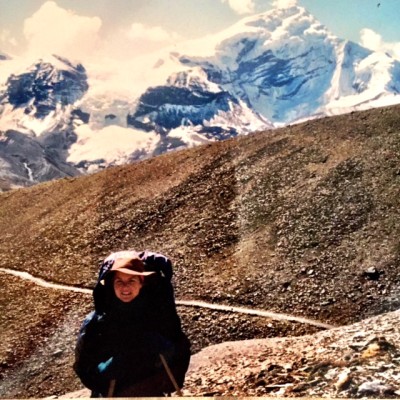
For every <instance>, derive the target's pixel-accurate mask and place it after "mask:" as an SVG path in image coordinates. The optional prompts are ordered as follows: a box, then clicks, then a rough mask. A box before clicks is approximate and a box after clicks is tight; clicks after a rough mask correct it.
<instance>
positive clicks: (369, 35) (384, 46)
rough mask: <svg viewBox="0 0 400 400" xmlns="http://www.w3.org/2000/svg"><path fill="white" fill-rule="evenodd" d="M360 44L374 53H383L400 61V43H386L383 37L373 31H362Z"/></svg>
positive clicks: (366, 29)
mask: <svg viewBox="0 0 400 400" xmlns="http://www.w3.org/2000/svg"><path fill="white" fill-rule="evenodd" d="M360 44H361V46H364V47H366V48H368V49H370V50H373V51H383V52H386V53H388V54H390V55H391V56H392V57H394V58H396V59H398V60H400V42H384V41H383V39H382V36H381V35H380V34H379V33H376V32H375V31H373V30H372V29H368V28H365V29H362V30H361V31H360Z"/></svg>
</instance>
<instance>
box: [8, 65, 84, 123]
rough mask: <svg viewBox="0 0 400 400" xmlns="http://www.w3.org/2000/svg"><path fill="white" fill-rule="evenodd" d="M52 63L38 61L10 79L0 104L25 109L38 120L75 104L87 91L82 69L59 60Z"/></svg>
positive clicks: (25, 111)
mask: <svg viewBox="0 0 400 400" xmlns="http://www.w3.org/2000/svg"><path fill="white" fill-rule="evenodd" d="M54 60H56V63H50V62H46V61H40V62H38V63H36V64H34V65H32V66H31V67H30V68H29V69H28V71H27V72H25V73H23V74H20V75H12V76H10V77H9V78H8V80H7V82H6V91H5V92H3V93H2V96H1V102H2V103H5V102H7V103H9V104H10V105H12V106H13V107H14V108H17V107H20V108H24V113H25V114H27V115H32V116H33V117H35V118H41V119H43V118H44V117H46V116H47V115H49V113H50V112H52V111H55V110H56V108H57V106H58V105H61V106H66V105H70V104H74V103H75V102H76V101H77V100H78V99H80V98H81V97H82V96H83V94H84V93H85V92H86V91H87V89H88V84H87V77H86V72H85V69H84V68H83V66H82V65H77V66H73V65H72V64H71V63H70V62H68V61H67V60H64V59H62V58H60V57H54ZM54 64H56V65H54Z"/></svg>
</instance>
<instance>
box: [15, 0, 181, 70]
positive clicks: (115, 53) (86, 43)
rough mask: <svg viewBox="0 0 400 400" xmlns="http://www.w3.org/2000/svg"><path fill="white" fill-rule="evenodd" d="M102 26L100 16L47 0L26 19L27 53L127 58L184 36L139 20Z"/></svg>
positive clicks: (94, 57) (34, 55)
mask: <svg viewBox="0 0 400 400" xmlns="http://www.w3.org/2000/svg"><path fill="white" fill-rule="evenodd" d="M101 28H102V21H101V19H100V18H99V17H86V16H82V15H78V14H76V13H75V12H73V11H70V10H66V9H64V8H61V7H59V6H58V5H57V4H56V3H55V2H54V1H46V2H45V3H44V4H43V5H42V6H41V7H40V8H39V9H38V10H37V11H36V12H35V13H34V14H33V15H32V16H31V17H30V18H27V19H26V20H25V22H24V30H23V32H24V35H25V38H26V40H27V48H28V50H27V55H28V56H29V57H31V58H38V57H44V56H45V55H47V54H58V55H61V56H64V57H66V58H70V59H72V60H76V61H80V62H85V61H88V60H96V59H97V60H98V59H99V57H101V58H104V57H107V58H108V59H113V58H114V59H119V60H120V59H124V60H126V58H135V57H137V56H139V55H143V54H146V53H149V52H152V51H156V50H159V49H160V48H163V47H166V46H170V45H172V44H174V43H176V42H178V41H180V40H182V38H181V37H180V36H179V35H178V34H176V33H174V32H168V31H166V30H165V29H163V28H161V27H150V26H146V25H143V24H140V23H132V24H131V25H130V26H129V27H125V28H119V29H115V30H110V31H108V32H106V31H105V30H102V29H101ZM105 35H107V36H105Z"/></svg>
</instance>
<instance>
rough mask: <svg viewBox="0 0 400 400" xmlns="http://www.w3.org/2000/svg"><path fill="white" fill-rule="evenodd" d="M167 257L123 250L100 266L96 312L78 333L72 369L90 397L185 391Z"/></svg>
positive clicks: (184, 350) (185, 344)
mask: <svg viewBox="0 0 400 400" xmlns="http://www.w3.org/2000/svg"><path fill="white" fill-rule="evenodd" d="M171 277H172V266H171V262H170V260H169V259H168V258H166V257H164V256H163V255H161V254H156V253H151V252H148V251H146V252H141V253H138V252H135V251H121V252H117V253H113V254H111V255H110V256H108V257H107V258H106V259H105V260H104V261H103V263H102V266H101V268H100V273H99V278H98V281H97V284H96V286H95V288H94V290H93V299H94V311H93V312H92V313H90V314H89V315H88V316H87V317H86V319H85V321H84V322H83V325H82V327H81V329H80V332H79V336H78V341H77V345H76V350H75V363H74V370H75V372H76V373H77V375H78V376H79V378H80V379H81V381H82V383H83V384H84V385H85V386H86V387H88V388H89V389H91V390H92V396H91V397H107V396H108V397H160V396H164V395H168V394H170V393H172V392H175V391H178V394H180V389H181V388H182V386H183V382H184V379H185V373H186V371H187V369H188V366H189V360H190V342H189V340H188V338H187V337H186V335H185V334H184V333H183V331H182V329H181V322H180V318H179V316H178V314H177V312H176V306H175V300H174V294H173V288H172V284H171Z"/></svg>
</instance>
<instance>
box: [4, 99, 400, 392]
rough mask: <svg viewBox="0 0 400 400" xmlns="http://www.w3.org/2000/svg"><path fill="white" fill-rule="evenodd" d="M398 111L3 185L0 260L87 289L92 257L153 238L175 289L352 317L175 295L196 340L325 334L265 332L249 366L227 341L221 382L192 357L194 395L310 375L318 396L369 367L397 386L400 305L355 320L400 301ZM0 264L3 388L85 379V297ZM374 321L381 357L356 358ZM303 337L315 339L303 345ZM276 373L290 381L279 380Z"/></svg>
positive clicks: (55, 386) (48, 388)
mask: <svg viewBox="0 0 400 400" xmlns="http://www.w3.org/2000/svg"><path fill="white" fill-rule="evenodd" d="M399 115H400V114H399V106H394V107H390V108H379V109H372V110H368V111H363V112H356V113H350V114H346V115H341V116H335V117H330V118H321V119H316V120H312V121H308V122H305V123H301V124H296V125H293V126H290V127H286V128H281V129H275V130H272V131H265V132H259V133H256V134H252V135H248V136H238V137H235V138H232V139H228V140H225V141H219V142H215V143H212V144H205V145H203V146H198V147H195V148H192V149H187V150H183V151H177V152H172V153H169V154H163V155H161V156H159V157H154V158H151V159H148V160H145V161H143V162H140V163H137V164H131V165H125V166H118V167H113V168H108V169H106V170H105V171H103V172H101V173H97V174H93V175H89V176H81V177H76V178H66V179H60V180H57V181H55V182H47V183H43V184H39V185H35V186H33V187H30V188H24V189H18V190H14V191H9V192H7V193H2V194H1V195H0V200H1V201H0V229H1V232H2V236H1V237H2V240H1V241H0V254H1V257H0V268H2V269H7V268H8V269H10V268H12V269H15V270H18V271H24V272H28V273H30V274H32V275H33V276H36V277H39V278H42V279H45V280H47V281H52V282H57V283H62V284H66V285H72V286H78V287H86V288H91V287H93V285H94V283H95V280H96V277H97V272H98V271H97V268H98V263H99V261H100V260H101V259H103V258H104V257H105V256H107V255H108V254H109V253H111V252H113V251H116V250H120V249H127V248H134V249H150V250H155V251H159V252H162V253H164V254H166V255H168V256H169V257H170V258H171V259H172V260H173V263H174V272H175V275H174V285H175V289H176V290H175V293H176V298H177V299H178V300H197V301H206V302H210V303H216V304H220V305H221V304H222V305H228V306H241V307H247V308H255V309H263V310H268V311H274V312H281V313H285V314H291V315H295V316H303V317H307V318H311V319H314V320H319V321H321V322H324V323H327V324H330V325H334V326H344V325H346V326H347V325H350V324H353V323H360V324H359V325H357V326H355V327H353V328H351V329H355V330H358V329H360V331H359V332H358V331H357V332H356V331H353V332H350V331H348V333H349V332H350V333H349V334H348V335H347V334H346V335H347V336H346V337H347V339H346V340H347V341H341V339H340V335H341V333H340V332H343V331H340V330H339V331H332V333H331V336H329V335H328V334H327V335H328V336H326V335H325V332H323V333H324V335H322V334H323V333H321V332H319V333H318V332H316V331H318V330H320V329H316V328H315V327H313V326H309V325H307V324H301V323H298V322H288V321H276V320H271V319H265V318H261V317H259V316H254V315H241V314H236V313H233V312H229V311H225V312H222V311H215V310H211V311H210V310H207V309H205V310H203V309H199V308H190V307H189V308H188V307H183V306H182V307H180V308H179V312H180V315H181V317H182V323H183V326H184V329H185V331H187V333H188V335H189V337H190V339H191V341H192V343H193V352H194V353H197V352H199V351H200V350H201V349H203V348H205V347H206V346H208V345H214V344H221V343H223V342H227V341H232V340H243V339H252V338H259V339H261V338H264V339H265V338H272V337H277V336H278V337H283V336H284V337H287V336H299V335H304V334H317V335H322V336H318V337H317V339H316V337H314V336H313V337H312V338H308V339H307V338H305V339H304V341H303V342H296V343H300V344H298V345H297V346H298V350H299V351H297V350H296V351H295V350H293V351H291V347H290V346H292V344H293V346H295V344H294V341H291V340H289V341H287V342H286V344H280V345H279V346H278V350H279V351H278V352H277V353H274V354H275V355H274V356H273V355H271V357H270V353H269V350H268V349H266V348H265V347H264V345H263V346H262V347H263V350H262V352H261V353H260V352H257V354H259V355H260V358H259V359H256V358H255V357H251V358H252V360H251V362H250V364H249V365H250V366H251V369H248V370H247V369H245V368H247V367H246V366H245V365H244V364H241V363H240V362H238V360H239V358H238V357H236V356H235V352H233V353H232V354H233V358H230V359H227V360H226V363H227V364H229V366H230V369H232V368H233V369H234V368H235V365H236V369H235V373H236V374H237V375H235V376H237V377H238V379H232V380H231V381H229V382H228V381H226V385H225V384H224V382H223V381H222V377H221V376H219V375H218V372H217V371H214V372H212V367H210V368H209V369H207V371H208V372H207V375H206V377H205V378H204V380H202V381H201V382H200V381H198V380H197V379H199V373H200V370H194V372H193V373H194V375H193V380H191V378H190V379H189V381H188V382H189V383H190V386H189V388H190V390H191V391H190V393H194V394H196V395H197V394H200V393H202V394H204V393H209V394H210V392H206V390H207V387H210V388H211V389H212V390H216V391H217V390H218V391H219V390H220V392H218V393H222V394H226V393H229V394H232V393H240V395H243V393H245V391H246V390H248V393H251V394H254V393H255V394H257V395H258V394H259V393H263V394H265V393H267V392H268V390H272V391H276V392H277V391H279V389H280V388H278V387H276V385H284V384H285V385H286V384H287V383H293V385H292V386H291V388H292V389H294V388H296V390H295V391H294V392H293V393H292V394H290V395H296V393H298V394H299V393H300V394H304V395H307V394H312V393H313V392H312V390H313V388H315V392H314V394H317V395H321V396H322V393H323V390H324V385H325V384H324V383H323V382H328V383H329V382H330V383H329V384H331V383H332V385H333V384H334V382H336V381H337V380H338V379H339V375H340V374H341V372H343V373H348V375H351V376H353V386H352V385H350V384H349V388H350V389H351V390H350V391H349V392H344V393H345V395H346V396H350V397H357V396H359V394H360V393H364V392H363V390H364V389H365V387H364V389H361V388H360V387H361V386H362V384H363V383H364V381H363V379H364V378H362V379H361V378H360V376H361V375H359V373H361V372H360V371H361V370H362V369H363V368H364V371H366V372H365V374H364V372H362V373H363V374H364V375H362V376H364V377H365V378H366V380H368V379H369V378H368V376H372V377H373V379H372V378H371V379H370V380H379V381H380V382H381V386H379V385H378V386H377V387H378V389H376V390H377V393H380V394H379V395H372V396H375V397H379V396H383V395H385V396H388V395H389V393H391V394H390V395H391V396H394V395H393V393H395V392H396V390H398V388H397V389H395V390H394V389H393V388H391V389H390V388H389V387H388V386H387V387H386V389H385V388H384V385H385V384H386V383H387V385H389V384H390V385H392V386H393V382H395V378H393V379H392V378H390V376H396V373H397V374H398V348H399V346H400V344H399V342H398V337H397V338H396V336H395V335H391V334H390V332H394V333H396V332H398V328H397V325H398V312H397V314H396V313H395V314H393V318H391V319H388V320H386V319H385V323H384V324H383V322H382V324H381V323H379V322H377V324H376V326H377V329H375V328H374V325H373V323H371V322H365V323H364V322H362V321H364V320H365V319H367V318H372V317H376V318H380V317H379V316H382V320H381V321H383V316H384V315H385V314H386V313H388V312H390V311H393V312H395V310H398V309H399V307H400V281H399V276H400V275H399V268H400V250H399V249H400V246H399V237H400V232H399V229H400V226H399V224H398V221H399V217H400V216H399V210H400V204H399V202H400V196H399V190H400V181H399V177H400V172H399V165H400V119H399ZM0 275H1V280H2V282H3V283H4V290H2V291H1V296H2V297H1V301H0V322H1V326H2V340H1V341H0V379H1V384H0V388H2V389H0V397H13V398H15V397H24V398H26V397H36V398H37V397H42V396H47V395H49V396H50V395H59V394H64V393H66V392H69V391H73V390H77V389H80V388H81V387H82V386H81V384H80V382H78V380H77V378H76V377H75V376H74V374H73V372H72V369H71V364H72V361H73V348H74V342H75V337H76V333H77V330H78V328H79V325H80V323H81V321H82V319H83V317H84V315H85V314H86V313H87V312H88V311H89V310H90V309H91V307H92V299H91V296H90V295H83V294H81V293H74V292H65V291H57V290H55V289H51V290H50V289H46V288H42V287H38V286H36V285H35V284H33V283H32V282H28V281H25V280H21V279H20V278H17V277H15V276H10V275H8V274H7V273H6V272H5V271H4V270H1V269H0ZM27 310H29V312H27ZM396 318H397V319H396ZM390 320H391V321H392V322H389V321H390ZM396 324H397V325H396ZM379 326H381V327H385V328H384V329H383V330H381V331H379V329H378V327H379ZM371 329H372V330H371ZM375 331H376V334H375V333H374V332H375ZM326 332H330V331H329V330H328V331H326ZM334 332H336V333H334ZM337 332H339V333H337ZM381 334H382V335H383V336H384V337H385V338H386V341H387V342H388V343H389V345H387V346H386V345H385V346H386V348H387V349H389V350H384V349H382V353H379V355H378V356H377V357H381V356H382V357H383V358H382V359H381V358H375V359H372V358H371V360H373V361H371V360H369V361H368V360H367V361H365V363H364V362H363V361H362V359H357V358H358V356H360V355H361V354H362V352H363V351H364V350H367V348H368V346H369V345H372V343H373V342H371V340H372V339H373V337H374V335H375V336H377V337H379V336H381ZM357 335H359V338H361V337H363V338H364V339H363V340H362V344H361V343H358V344H357V341H358V340H359V339H357ZM360 340H361V339H360ZM278 343H282V342H278ZM301 343H305V345H304V346H303V347H302V345H301ZM379 343H381V344H382V343H384V342H383V341H380V342H379ZM312 344H315V345H316V346H317V347H315V346H314V347H313V349H311V348H310V349H309V347H308V346H311V345H312ZM325 344H326V345H327V347H324V345H325ZM356 345H357V346H356ZM341 346H342V347H341ZM349 346H353V347H349ZM391 346H394V347H395V348H396V350H393V351H392V350H390V349H392V347H391ZM283 347H284V348H285V349H286V350H287V353H286V352H285V351H286V350H284V349H283ZM322 348H325V349H326V353H325V354H326V355H327V358H328V356H329V357H334V358H335V357H336V356H335V353H334V352H333V350H334V349H337V350H338V351H339V353H337V355H338V356H337V358H335V360H336V359H337V360H339V361H338V362H337V363H334V362H333V361H329V359H328V360H327V362H328V364H326V365H325V367H318V368H319V369H318V368H317V364H318V365H319V363H320V362H323V361H324V360H323V358H324V353H323V352H321V349H322ZM342 350H343V352H342ZM302 351H304V352H305V353H304V354H303V356H301V353H302ZM385 351H386V353H385ZM308 352H309V353H308ZM271 354H272V353H271ZM385 354H386V355H385ZM228 355H229V354H227V356H228ZM261 356H262V357H261ZM274 357H275V358H274ZM302 357H303V358H304V359H303V360H302ZM341 357H343V360H342V358H341ZM385 357H386V358H385ZM279 358H281V359H285V360H286V359H287V361H288V363H289V361H290V362H291V363H292V365H291V366H290V367H289V366H287V365H286V363H285V364H284V365H282V364H281V363H280V361H279ZM49 360H50V361H51V362H50V361H49ZM385 360H386V361H385ZM211 361H212V362H213V360H211ZM314 361H315V362H314ZM218 362H219V361H218ZM235 362H236V364H235ZM329 362H330V363H329ZM370 362H371V364H368V363H370ZM396 363H397V364H396ZM272 364H273V365H272ZM253 367H254V368H253ZM314 367H315V368H314ZM375 367H376V368H375ZM374 368H375V369H374ZM273 370H274V371H275V372H274V373H272V372H271V371H273ZM196 371H197V372H196ZM221 371H222V372H224V371H225V370H224V369H223V368H222V366H221ZM266 371H267V372H268V374H267V373H266ZM290 371H293V374H292V377H289V376H290ZM313 371H315V373H314V372H313ZM318 371H325V372H327V371H330V372H329V375H328V376H329V377H330V378H329V379H328V378H327V377H321V378H318V377H319V375H318V374H319V372H318ZM385 371H387V375H388V376H389V378H390V379H391V380H390V379H389V378H388V379H387V380H385V378H384V374H383V373H384V372H385ZM396 371H397V372H396ZM222 372H221V373H222ZM242 372H243V374H244V375H243V374H242V375H241V373H242ZM389 372H390V374H389ZM247 373H248V375H247ZM283 373H285V374H286V375H285V376H288V378H287V379H288V380H287V381H282V380H280V378H279V377H280V376H281V374H283ZM196 374H197V378H196ZM213 374H214V375H215V376H216V377H218V378H217V381H216V382H214V383H212V382H211V380H212V379H213V378H212V376H213ZM274 374H275V375H274ZM368 374H369V375H368ZM380 374H383V375H380ZM240 376H242V378H240ZM247 376H249V377H251V380H247V378H246V377H247ZM208 377H210V380H209V378H208ZM307 377H310V380H307V379H308V378H307ZM200 378H201V377H200ZM220 380H221V383H220V384H218V382H219V381H220ZM196 382H197V383H196ZM246 382H247V383H246ZM311 382H312V384H311ZM301 383H306V384H308V385H309V386H301V385H300V384H301ZM314 384H315V386H313V385H314ZM274 385H275V386H274ZM298 385H300V386H298ZM231 386H232V387H233V389H229V387H231ZM271 386H272V389H271ZM216 387H217V388H216ZM307 387H308V388H309V389H306V388H307ZM332 387H333V386H332ZM285 388H287V389H288V391H287V392H285V394H286V393H287V394H289V386H285ZM285 388H284V389H285ZM284 389H282V392H280V393H283V390H284ZM1 390H3V391H1ZM229 390H230V391H229ZM285 390H286V389H285ZM359 390H360V391H359ZM327 393H328V394H329V395H331V393H333V392H331V391H328V392H327ZM335 393H336V392H335ZM335 393H333V394H335ZM381 393H382V394H381ZM333 394H332V395H333ZM335 395H336V394H335ZM338 396H339V397H340V393H339V395H338Z"/></svg>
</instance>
